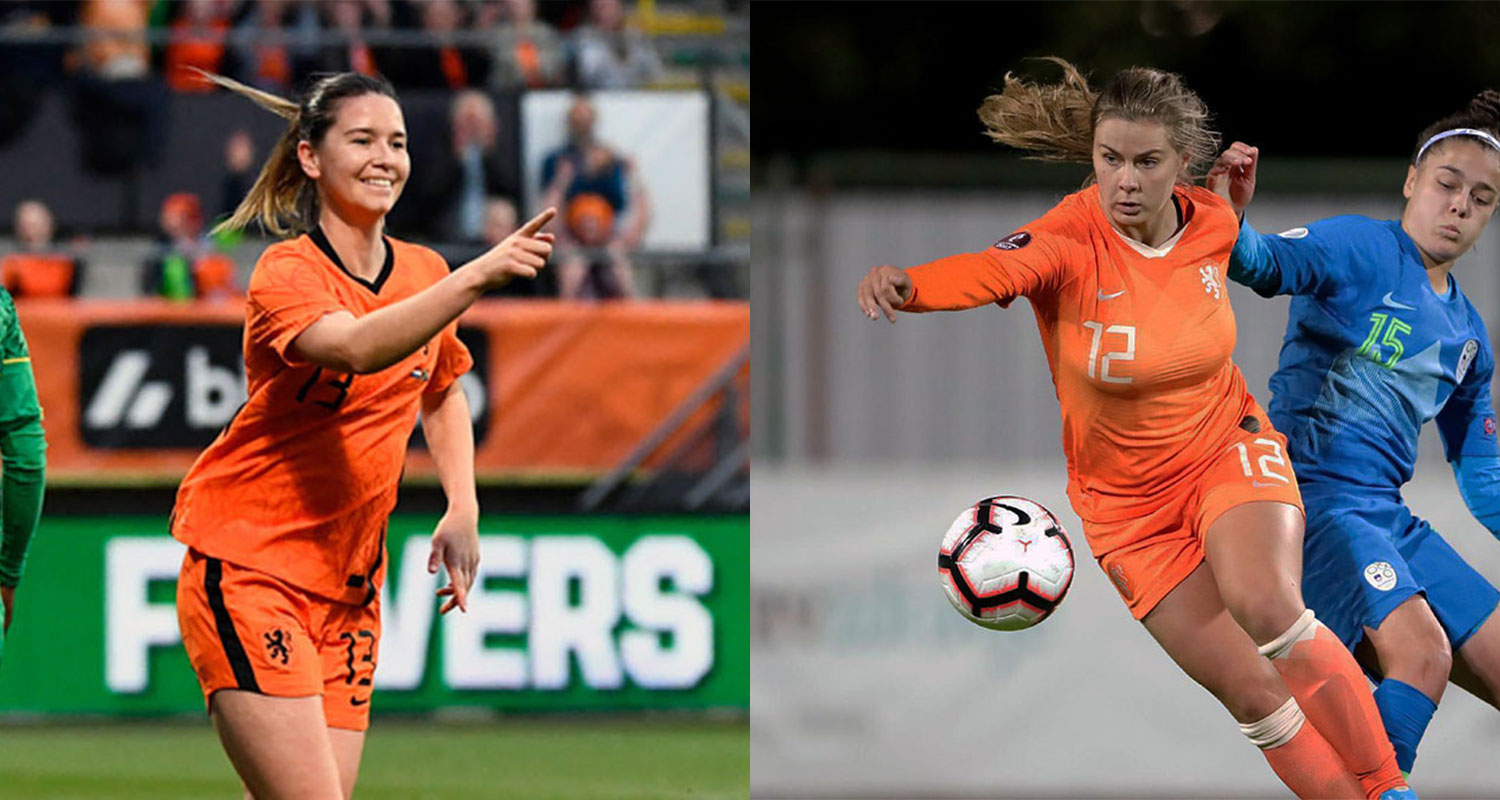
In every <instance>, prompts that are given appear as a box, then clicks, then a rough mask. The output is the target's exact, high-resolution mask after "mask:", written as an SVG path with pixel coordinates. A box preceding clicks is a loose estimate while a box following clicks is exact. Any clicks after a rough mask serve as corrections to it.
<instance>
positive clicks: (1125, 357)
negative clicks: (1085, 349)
mask: <svg viewBox="0 0 1500 800" xmlns="http://www.w3.org/2000/svg"><path fill="white" fill-rule="evenodd" d="M1083 327H1085V328H1088V329H1089V330H1091V331H1093V332H1094V340H1093V342H1092V343H1090V344H1089V377H1090V378H1093V377H1095V372H1096V370H1095V368H1094V362H1095V361H1096V360H1097V361H1098V370H1097V373H1098V374H1097V376H1098V378H1099V380H1101V381H1104V382H1105V383H1130V382H1131V380H1132V379H1131V377H1130V376H1129V375H1126V376H1119V375H1111V374H1109V362H1110V361H1134V360H1135V326H1134V325H1111V326H1109V327H1108V328H1106V327H1104V323H1102V322H1095V321H1094V320H1089V321H1087V322H1085V323H1083ZM1107 333H1108V334H1119V335H1123V336H1124V337H1125V349H1124V350H1115V351H1112V352H1109V353H1105V354H1104V356H1103V357H1102V358H1101V357H1100V356H1099V340H1101V339H1103V338H1104V335H1105V334H1107Z"/></svg>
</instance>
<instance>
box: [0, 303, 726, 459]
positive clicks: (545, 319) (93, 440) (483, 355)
mask: <svg viewBox="0 0 1500 800" xmlns="http://www.w3.org/2000/svg"><path fill="white" fill-rule="evenodd" d="M16 305H17V310H18V312H19V314H20V318H21V325H22V328H23V329H24V331H25V333H26V337H27V341H28V343H29V345H30V348H31V363H32V367H33V370H34V371H35V373H36V380H37V390H38V393H39V394H40V396H41V403H42V409H43V413H44V414H45V420H44V425H45V427H46V430H47V443H48V457H47V460H48V480H49V482H50V483H53V484H54V485H68V484H73V485H130V484H139V485H169V484H172V483H175V482H176V481H177V480H179V479H180V478H181V477H182V475H183V474H184V473H186V471H187V469H188V467H189V466H191V464H192V463H193V460H194V459H195V458H197V456H198V453H199V452H200V451H201V450H202V449H203V447H205V446H206V445H207V444H208V443H209V442H211V441H212V440H213V438H214V436H216V435H217V433H218V431H219V430H221V429H222V428H223V426H224V425H225V424H227V423H228V422H229V420H230V418H232V417H233V414H234V411H235V410H236V409H238V408H239V406H240V404H241V403H242V402H243V401H244V398H245V389H244V368H243V365H242V362H241V361H240V346H241V342H240V337H241V329H242V323H243V319H244V314H243V310H242V306H241V305H240V304H239V303H238V302H229V303H223V304H214V305H192V306H183V305H178V304H173V303H168V302H166V301H157V300H142V301H130V302H112V301H53V300H38V301H20V302H17V304H16ZM459 324H460V338H462V339H463V340H464V342H465V344H467V345H468V346H469V348H470V350H471V351H472V352H473V353H474V356H475V361H476V364H475V369H474V371H473V373H472V374H471V375H470V376H466V378H465V382H464V388H465V391H466V392H467V393H468V395H469V401H470V405H471V406H473V410H474V415H475V420H474V421H475V470H476V475H477V477H478V478H479V480H480V481H481V482H486V483H502V482H504V483H511V482H558V481H568V482H572V481H583V480H587V479H590V478H592V477H595V476H598V475H600V474H603V473H605V472H608V471H609V470H611V469H612V468H614V467H615V466H617V465H618V464H619V463H620V462H621V461H623V460H624V459H626V458H627V456H629V455H630V454H631V453H632V451H633V450H635V448H636V447H637V446H638V445H639V444H640V443H641V442H642V441H643V440H644V439H646V438H647V437H649V436H650V435H651V434H652V433H653V432H654V431H657V429H658V428H659V427H661V426H662V425H663V423H664V422H666V421H667V420H668V419H669V418H672V417H673V415H674V412H679V411H681V410H682V407H683V405H684V403H685V402H686V401H687V400H688V399H689V398H691V397H693V396H694V395H695V393H697V392H698V391H699V390H700V388H701V387H703V386H704V385H705V383H706V382H708V381H710V380H712V379H713V377H714V376H715V375H716V374H718V373H720V372H722V371H723V370H724V369H725V368H726V366H727V365H730V364H732V363H733V362H734V361H735V359H736V357H737V356H739V355H740V354H741V353H742V352H743V351H744V349H745V348H746V347H747V345H748V342H749V339H750V307H749V304H748V303H743V302H738V303H725V302H689V303H680V302H670V303H669V302H643V303H604V304H582V303H566V302H558V301H541V300H536V301H533V300H485V301H481V302H479V303H477V304H475V306H474V307H473V308H472V309H470V310H469V311H468V312H467V313H465V314H464V316H463V317H462V318H461V319H460V322H459ZM739 372H740V375H738V376H737V378H738V379H737V380H736V384H742V383H743V381H744V379H745V378H746V377H747V375H748V370H747V369H741V370H739ZM480 395H482V396H480ZM741 396H743V395H741ZM715 408H716V406H714V405H713V404H710V405H709V406H707V407H705V408H702V409H699V410H698V411H697V413H696V414H692V415H689V416H688V417H687V418H686V420H687V425H689V426H690V425H691V424H692V421H693V420H694V419H701V418H702V417H705V416H709V415H712V414H713V413H714V412H715ZM735 416H736V417H737V418H742V417H743V415H742V414H739V413H737V414H736V415H735ZM670 443H671V442H670V440H668V445H670ZM649 463H650V462H649V461H648V462H647V464H648V465H649ZM407 475H408V476H409V477H412V478H415V479H417V480H431V479H432V478H433V477H434V475H435V473H434V470H433V465H432V460H431V458H430V457H428V456H427V454H426V452H425V450H423V449H422V448H421V446H420V444H418V445H416V446H414V447H413V449H412V452H411V455H410V458H409V461H408V469H407Z"/></svg>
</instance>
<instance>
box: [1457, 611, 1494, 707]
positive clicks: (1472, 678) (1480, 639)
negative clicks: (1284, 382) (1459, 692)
mask: <svg viewBox="0 0 1500 800" xmlns="http://www.w3.org/2000/svg"><path fill="white" fill-rule="evenodd" d="M1496 617H1500V614H1495V613H1494V612H1491V613H1490V615H1489V617H1488V618H1486V619H1485V621H1484V622H1483V624H1481V625H1480V626H1479V629H1478V630H1476V631H1475V632H1474V633H1473V634H1472V635H1470V636H1469V638H1468V639H1467V640H1466V641H1465V642H1464V643H1463V644H1462V645H1459V648H1458V653H1457V654H1455V655H1456V657H1455V658H1454V659H1453V672H1452V676H1451V677H1452V679H1453V682H1454V683H1456V684H1458V686H1459V687H1460V688H1462V689H1463V690H1464V691H1467V692H1468V693H1469V694H1472V695H1474V696H1475V697H1477V698H1479V699H1480V700H1483V701H1484V702H1486V703H1489V704H1490V705H1492V706H1494V707H1495V708H1500V701H1497V698H1500V622H1497V621H1496Z"/></svg>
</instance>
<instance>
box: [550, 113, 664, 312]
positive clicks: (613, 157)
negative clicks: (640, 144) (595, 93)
mask: <svg viewBox="0 0 1500 800" xmlns="http://www.w3.org/2000/svg"><path fill="white" fill-rule="evenodd" d="M594 122H595V113H594V105H593V103H591V102H590V101H589V100H588V98H586V97H583V96H580V97H578V98H577V99H575V100H574V101H573V105H572V107H570V108H569V109H568V142H567V143H566V144H564V145H563V146H562V147H560V148H558V149H557V150H554V151H553V152H551V153H549V154H548V155H547V157H546V158H545V159H544V160H543V162H542V186H543V187H544V188H543V190H542V204H543V205H548V206H554V207H556V208H559V209H561V215H562V217H563V221H564V224H563V225H562V226H561V230H560V232H559V235H558V240H557V247H556V250H555V256H554V259H553V263H555V264H556V265H557V284H558V294H559V295H560V296H561V297H563V298H567V299H573V298H582V297H599V298H620V297H633V296H635V294H636V291H635V280H634V278H633V272H632V267H631V264H630V257H629V253H630V251H632V250H635V249H636V248H638V247H640V244H641V240H642V238H643V237H644V236H645V233H646V227H647V226H648V225H649V224H650V222H651V199H650V195H649V194H648V193H647V192H646V188H645V186H643V185H642V184H641V182H640V180H639V179H637V178H636V176H635V174H634V173H635V167H634V165H633V164H632V163H631V162H630V160H629V159H627V158H625V157H624V156H622V155H620V154H618V153H616V152H615V151H614V150H613V149H611V148H610V147H609V146H608V145H605V144H604V143H602V142H600V141H599V140H598V137H597V136H596V135H595V133H594Z"/></svg>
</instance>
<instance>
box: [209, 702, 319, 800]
mask: <svg viewBox="0 0 1500 800" xmlns="http://www.w3.org/2000/svg"><path fill="white" fill-rule="evenodd" d="M212 706H213V709H212V712H211V714H212V716H213V721H214V727H215V728H216V729H217V730H218V732H219V740H220V741H221V742H223V744H224V751H225V752H226V753H228V754H229V760H230V762H231V763H232V764H234V769H235V772H238V773H239V776H240V780H242V781H244V783H245V787H246V789H248V790H249V792H250V794H251V795H252V796H253V797H255V798H256V800H280V799H281V798H287V799H288V800H302V799H303V798H306V799H307V800H346V798H347V795H345V794H344V793H343V791H342V790H341V788H340V784H339V764H338V762H337V760H336V757H335V754H334V748H333V746H332V745H331V744H330V742H329V736H328V733H327V724H326V723H325V722H324V721H323V698H321V697H318V696H316V695H314V696H312V697H270V696H268V695H263V694H256V693H255V692H249V691H242V690H239V689H223V690H220V691H218V692H215V693H214V696H213V703H212Z"/></svg>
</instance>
